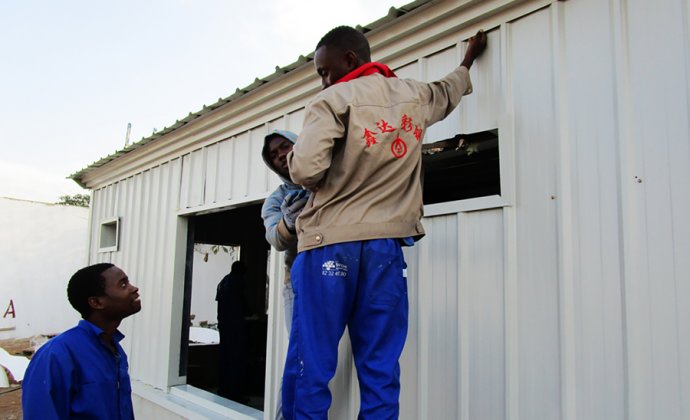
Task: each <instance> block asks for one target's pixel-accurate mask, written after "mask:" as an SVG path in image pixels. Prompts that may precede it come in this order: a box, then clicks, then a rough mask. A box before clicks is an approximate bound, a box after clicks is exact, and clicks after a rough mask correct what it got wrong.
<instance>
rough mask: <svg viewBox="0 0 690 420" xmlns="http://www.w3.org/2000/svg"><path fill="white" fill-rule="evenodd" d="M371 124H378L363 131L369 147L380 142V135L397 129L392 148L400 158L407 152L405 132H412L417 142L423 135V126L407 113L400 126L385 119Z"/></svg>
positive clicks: (401, 119) (393, 152)
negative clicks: (403, 135) (403, 136)
mask: <svg viewBox="0 0 690 420" xmlns="http://www.w3.org/2000/svg"><path fill="white" fill-rule="evenodd" d="M371 126H376V129H373V130H369V129H368V128H365V129H364V132H363V133H362V138H363V139H364V142H365V144H366V146H367V147H371V146H373V145H375V144H378V143H379V142H378V140H379V138H377V136H378V135H381V134H386V133H392V132H395V131H397V135H396V136H395V140H393V141H392V142H391V146H390V150H391V153H392V154H393V156H395V157H396V158H398V159H399V158H401V157H403V156H405V155H406V154H407V143H405V140H404V139H403V138H402V134H403V133H407V134H410V135H411V136H412V137H414V139H415V140H416V141H417V142H419V141H420V140H421V139H422V135H423V131H422V128H421V127H420V126H419V125H418V124H415V122H414V121H413V120H412V118H410V117H409V116H408V115H407V114H403V115H402V117H400V126H399V127H395V126H393V125H391V124H390V123H389V122H388V121H386V120H384V119H381V120H378V121H376V122H375V123H372V124H371Z"/></svg>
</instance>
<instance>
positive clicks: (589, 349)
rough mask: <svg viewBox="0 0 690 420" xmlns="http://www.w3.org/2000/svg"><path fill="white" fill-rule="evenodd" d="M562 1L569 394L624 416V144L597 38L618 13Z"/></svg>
mask: <svg viewBox="0 0 690 420" xmlns="http://www.w3.org/2000/svg"><path fill="white" fill-rule="evenodd" d="M574 6H576V7H574ZM563 7H564V9H565V10H564V11H563V13H562V17H558V19H559V21H560V22H562V24H561V25H562V26H561V27H560V28H559V29H560V30H562V33H563V35H562V37H561V38H560V43H559V49H560V51H562V60H563V61H564V63H563V65H565V66H566V67H572V69H562V70H561V72H560V73H561V76H560V78H561V80H560V84H561V86H562V91H561V92H560V97H561V100H560V104H561V107H562V108H563V110H562V112H563V113H565V114H566V121H564V124H562V127H561V130H560V131H561V134H560V137H561V139H562V146H561V151H562V152H561V158H560V160H561V162H563V164H562V170H561V178H562V180H563V181H562V184H564V185H566V187H565V188H563V187H562V189H564V190H565V189H566V188H568V189H570V191H571V192H570V194H567V191H561V192H560V193H559V198H558V200H559V203H560V204H559V205H560V207H561V210H560V211H561V213H562V214H563V212H566V211H567V212H569V213H570V214H569V215H567V216H566V217H564V218H563V220H562V227H561V231H562V233H561V235H560V236H561V238H562V239H561V241H562V242H565V241H567V242H569V243H570V246H571V248H572V249H571V252H572V254H571V259H570V262H569V263H568V262H566V263H565V264H564V266H563V267H561V273H562V274H561V275H562V277H564V282H567V283H565V290H564V291H563V292H564V293H568V294H569V299H570V300H572V302H573V307H574V316H573V322H572V325H570V326H569V328H572V331H571V333H572V338H573V342H572V343H566V344H565V345H566V346H567V347H565V348H564V353H565V352H566V351H570V352H572V354H573V356H572V358H573V360H572V366H570V364H569V366H568V369H567V375H570V376H571V377H572V381H573V383H572V388H571V389H569V390H568V393H569V394H572V397H569V398H568V399H569V400H571V401H572V403H574V404H575V408H574V410H575V411H574V412H573V414H575V417H574V418H587V419H614V418H624V417H625V371H624V359H623V357H621V355H622V354H623V319H622V316H621V315H622V309H621V308H622V302H621V293H622V290H621V280H622V277H621V267H620V252H621V246H620V244H619V236H618V235H619V226H620V217H619V211H620V206H619V197H618V189H619V182H618V165H617V164H616V162H617V161H618V158H617V154H618V150H617V144H616V127H615V124H612V122H614V121H615V119H616V117H615V114H616V109H615V107H616V104H615V101H614V98H613V96H612V95H610V93H611V92H614V91H615V80H614V74H615V73H614V67H613V61H612V60H611V59H610V57H612V56H613V55H614V52H613V46H612V45H611V43H608V42H599V41H600V40H601V39H602V37H603V38H610V36H611V35H610V33H611V32H610V31H611V27H612V25H611V19H612V16H611V14H610V10H609V5H608V4H606V3H603V2H599V1H596V0H588V1H583V2H580V4H578V5H575V4H574V3H565V4H564V5H563ZM583 21H589V22H590V25H589V26H588V29H587V30H581V26H582V22H583ZM585 53H586V54H587V55H588V56H590V57H592V58H593V59H592V60H591V62H590V64H589V65H587V66H574V65H573V64H571V63H577V62H579V61H580V60H581V58H582V57H583V54H585ZM567 70H572V71H567ZM583 80H587V83H583V82H582V81H583ZM602 92H607V93H609V94H606V95H602ZM594 98H596V100H593V99H594ZM571 235H572V236H571Z"/></svg>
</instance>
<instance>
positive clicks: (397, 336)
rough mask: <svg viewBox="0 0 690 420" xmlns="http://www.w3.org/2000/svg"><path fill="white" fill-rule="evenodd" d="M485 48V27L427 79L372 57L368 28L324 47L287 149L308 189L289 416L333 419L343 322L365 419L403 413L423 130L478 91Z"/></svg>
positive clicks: (301, 224) (301, 223)
mask: <svg viewBox="0 0 690 420" xmlns="http://www.w3.org/2000/svg"><path fill="white" fill-rule="evenodd" d="M485 47H486V35H485V34H484V33H483V32H481V31H480V32H478V33H477V35H476V36H474V37H473V38H471V39H470V42H469V45H468V48H467V51H466V53H465V57H464V60H463V62H462V64H461V65H460V66H459V67H458V68H457V69H455V70H454V71H452V72H451V73H450V74H448V75H447V76H445V77H444V78H442V79H441V80H439V81H436V82H432V83H422V82H418V81H414V80H401V79H398V78H396V77H395V74H394V73H393V72H392V71H391V70H390V69H389V68H388V67H387V66H385V65H384V64H381V63H372V62H371V58H370V51H369V44H368V42H367V39H366V37H365V36H364V35H363V34H362V33H361V32H359V31H357V30H355V29H353V28H350V27H345V26H341V27H337V28H335V29H333V30H331V31H330V32H329V33H327V34H326V35H325V36H324V37H323V38H322V39H321V41H320V42H319V43H318V45H317V46H316V53H315V56H314V64H315V66H316V71H317V73H318V74H319V76H320V77H321V80H322V85H323V91H322V92H321V93H319V94H318V95H317V96H316V97H315V98H314V99H312V100H311V101H310V102H309V104H308V105H307V107H306V110H305V118H304V125H303V128H302V132H301V133H300V139H301V140H300V142H299V143H297V144H296V145H295V146H294V148H293V151H292V153H290V154H289V155H288V165H289V169H290V176H291V178H292V181H293V182H295V183H297V184H300V185H302V186H304V187H305V188H307V189H309V190H311V191H312V195H311V197H310V199H309V201H308V202H307V205H306V206H305V208H304V210H303V211H302V213H301V214H300V216H299V217H298V219H297V235H298V238H299V241H298V250H299V254H298V256H297V259H296V260H295V262H294V264H293V269H292V282H293V288H294V291H295V308H294V314H293V324H292V333H291V337H290V344H289V348H288V356H287V361H286V366H285V373H284V376H283V414H284V416H285V418H286V419H292V418H326V416H327V412H328V408H329V406H330V403H331V395H330V392H329V390H328V382H329V380H330V379H331V378H332V377H333V375H334V373H335V370H336V366H337V348H338V342H339V340H340V337H341V336H342V334H343V332H344V329H345V327H346V326H347V327H348V328H349V333H350V340H351V343H352V351H353V355H354V359H355V366H356V368H357V375H358V379H359V386H360V391H361V408H360V417H361V418H372V419H389V418H397V417H398V413H399V404H398V399H399V395H400V379H399V378H400V366H399V363H398V359H399V357H400V354H401V353H402V349H403V346H404V344H405V338H406V335H407V315H408V302H407V280H406V274H405V268H406V264H405V261H404V258H403V253H402V249H401V246H403V245H412V243H413V241H414V240H417V239H419V238H421V237H422V236H423V235H424V229H423V227H422V224H421V218H422V211H423V204H422V187H421V179H420V176H421V171H422V167H421V149H422V138H423V136H424V131H425V130H426V128H427V127H428V126H430V125H431V124H433V123H435V122H437V121H440V120H442V119H443V118H445V117H446V116H447V115H448V114H449V113H450V112H451V111H452V110H453V109H454V108H455V107H456V106H457V105H458V103H459V102H460V99H461V98H462V96H463V95H466V94H469V93H471V91H472V85H471V82H470V78H469V72H468V69H469V68H470V66H471V65H472V63H473V62H474V60H475V59H476V58H477V57H479V56H480V55H481V54H482V52H483V51H484V49H485Z"/></svg>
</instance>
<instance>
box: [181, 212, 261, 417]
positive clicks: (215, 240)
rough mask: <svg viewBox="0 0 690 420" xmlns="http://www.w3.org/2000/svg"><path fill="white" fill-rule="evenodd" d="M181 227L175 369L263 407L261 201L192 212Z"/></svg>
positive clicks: (205, 385)
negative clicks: (182, 273) (182, 284)
mask: <svg viewBox="0 0 690 420" xmlns="http://www.w3.org/2000/svg"><path fill="white" fill-rule="evenodd" d="M189 226H190V229H191V232H192V233H191V234H190V235H189V237H188V239H187V240H188V252H187V276H188V277H189V280H188V282H187V283H188V285H187V287H186V288H185V310H184V312H185V313H184V318H183V319H184V323H183V325H186V326H187V328H185V330H184V331H183V333H182V338H183V342H182V346H183V348H182V351H181V355H182V356H181V357H182V359H181V360H180V362H181V363H180V364H181V366H180V368H181V369H180V372H181V374H182V375H185V374H186V376H187V384H188V385H192V386H195V387H197V388H200V389H203V390H206V391H208V392H212V393H214V394H217V395H219V396H222V397H224V398H227V399H230V400H233V401H235V402H239V403H241V404H244V405H247V406H250V407H253V408H256V409H259V410H263V407H264V381H265V376H266V338H267V332H268V316H267V314H266V310H265V308H266V299H267V293H266V287H267V282H266V278H265V277H266V272H267V262H268V261H267V255H268V253H267V251H268V250H269V249H270V248H269V245H268V243H267V242H266V240H265V239H264V234H265V231H264V227H263V222H262V220H261V204H258V205H249V206H245V207H241V208H238V209H233V210H228V211H223V212H218V213H212V214H207V215H203V216H194V217H191V218H190V223H189ZM236 264H237V265H236ZM240 266H241V267H243V271H242V270H241V269H239V268H238V267H240ZM238 270H239V271H238ZM217 299H218V300H217ZM185 335H186V337H185Z"/></svg>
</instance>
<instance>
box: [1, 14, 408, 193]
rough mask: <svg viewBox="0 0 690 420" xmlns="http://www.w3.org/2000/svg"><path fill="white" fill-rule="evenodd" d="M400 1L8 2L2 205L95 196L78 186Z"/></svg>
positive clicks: (3, 80) (4, 44) (4, 36)
mask: <svg viewBox="0 0 690 420" xmlns="http://www.w3.org/2000/svg"><path fill="white" fill-rule="evenodd" d="M410 1H411V0H408V1H399V0H348V1H344V2H329V1H323V0H260V1H258V0H255V1H237V0H225V1H222V0H166V1H163V0H147V1H136V0H118V1H110V2H106V1H93V0H60V1H54V0H2V1H0V147H1V148H0V150H2V153H0V197H11V198H18V199H25V200H33V201H44V202H55V201H57V200H58V197H59V196H61V195H67V194H70V195H71V194H85V193H89V192H88V191H87V190H83V189H81V188H80V187H79V186H78V185H77V184H76V183H75V182H74V181H72V180H69V179H67V177H68V176H69V175H70V174H72V173H74V172H77V171H78V170H80V169H82V168H84V167H86V166H88V165H90V164H91V163H93V162H95V161H97V160H99V159H100V158H102V157H105V156H107V155H109V154H112V153H113V152H115V151H116V150H119V149H122V148H123V147H124V145H125V137H126V132H127V124H128V123H131V124H132V128H131V134H130V140H131V142H136V141H139V140H141V139H142V138H143V137H148V136H149V135H151V134H152V133H153V131H154V129H157V130H161V129H163V128H164V127H167V126H169V125H172V124H173V123H174V122H175V120H177V119H182V118H184V117H185V116H186V115H187V114H189V113H190V112H196V111H198V110H200V109H201V108H202V107H203V106H204V105H206V104H212V103H214V102H216V101H217V100H218V98H221V97H223V98H224V97H227V96H229V95H231V94H232V93H234V92H235V90H236V89H237V88H242V87H245V86H247V85H249V84H251V83H252V82H253V81H254V79H255V78H256V77H264V76H267V75H269V74H271V73H273V72H274V71H275V67H276V66H281V67H282V66H285V65H288V64H291V63H293V62H294V61H296V60H297V58H298V57H299V56H300V55H307V54H309V53H310V52H312V51H313V50H314V46H315V45H316V43H317V42H318V40H319V39H320V38H321V36H322V35H323V34H325V33H326V32H327V31H328V30H329V29H331V28H333V27H335V26H338V25H351V26H355V25H357V24H361V25H366V24H368V23H371V22H373V21H375V20H377V19H379V18H381V17H383V16H385V15H386V14H387V13H388V10H389V9H390V8H391V7H400V6H402V5H405V4H407V3H409V2H410Z"/></svg>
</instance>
